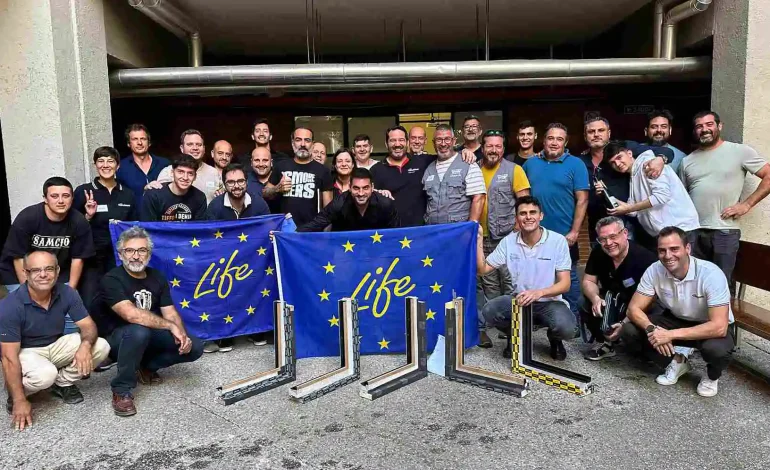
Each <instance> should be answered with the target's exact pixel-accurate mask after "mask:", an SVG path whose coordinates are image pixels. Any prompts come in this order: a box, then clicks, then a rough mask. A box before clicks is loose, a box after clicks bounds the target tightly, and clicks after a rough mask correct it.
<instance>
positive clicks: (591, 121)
mask: <svg viewBox="0 0 770 470" xmlns="http://www.w3.org/2000/svg"><path fill="white" fill-rule="evenodd" d="M611 135H612V132H611V130H610V122H609V121H608V120H607V119H605V118H603V117H602V116H600V115H599V114H598V113H591V114H589V115H588V116H587V117H586V120H585V124H584V125H583V136H584V138H585V141H586V145H588V150H587V151H586V152H585V153H584V154H582V155H580V157H579V158H580V159H581V160H583V163H584V164H585V166H586V169H587V170H588V175H589V178H590V179H589V186H590V188H589V192H588V209H587V214H588V239H589V240H590V241H591V243H592V244H593V243H595V242H596V232H595V231H594V227H595V226H596V222H598V221H599V219H601V218H603V217H606V216H607V209H608V207H607V204H606V203H605V202H604V196H603V195H602V194H601V192H599V191H597V187H596V182H597V181H601V185H603V186H604V187H606V190H607V192H608V193H609V194H610V195H611V196H613V197H615V198H617V199H619V200H621V201H627V200H628V195H629V192H628V191H629V179H630V178H629V176H628V175H626V174H622V173H618V172H616V171H614V170H613V169H612V168H611V167H609V166H608V165H605V167H604V168H603V167H602V166H601V164H602V162H603V161H604V147H606V146H607V144H608V143H609V141H610V136H611ZM626 145H628V147H627V148H629V149H631V150H632V151H633V153H634V156H637V155H639V154H641V153H642V152H644V151H647V150H653V153H655V154H656V155H660V156H661V158H659V159H654V160H652V161H651V162H650V163H648V164H646V167H645V171H646V172H647V174H648V176H650V178H652V179H655V178H657V177H658V176H659V175H660V173H661V172H662V171H663V167H664V166H665V164H666V162H667V161H670V160H671V159H672V158H673V156H674V154H673V152H672V151H671V150H670V149H665V148H658V147H655V148H652V147H647V146H641V145H639V144H637V143H636V142H631V141H627V143H626ZM601 185H600V187H601ZM621 218H622V219H623V220H624V222H625V224H626V228H627V229H628V230H629V235H630V236H631V238H633V237H634V236H635V234H636V231H637V230H636V228H637V222H636V221H635V220H633V218H630V217H621Z"/></svg>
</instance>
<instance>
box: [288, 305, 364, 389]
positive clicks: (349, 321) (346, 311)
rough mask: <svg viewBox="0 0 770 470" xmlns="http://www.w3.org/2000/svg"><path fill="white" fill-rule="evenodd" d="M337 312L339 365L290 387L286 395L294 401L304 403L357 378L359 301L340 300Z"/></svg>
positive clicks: (358, 375) (359, 359)
mask: <svg viewBox="0 0 770 470" xmlns="http://www.w3.org/2000/svg"><path fill="white" fill-rule="evenodd" d="M338 314H339V319H340V324H339V329H340V367H339V368H337V369H335V370H333V371H330V372H327V373H325V374H322V375H319V376H318V377H315V378H312V379H310V380H308V381H307V382H303V383H301V384H298V385H295V386H293V387H291V388H290V389H289V395H290V396H291V398H292V399H293V400H295V401H298V402H300V403H306V402H308V401H311V400H315V399H316V398H318V397H320V396H323V395H326V394H327V393H330V392H333V391H334V390H337V389H339V388H342V387H343V386H345V385H347V384H349V383H352V382H355V381H357V380H358V379H359V378H360V376H361V356H360V344H361V336H359V334H358V303H357V302H356V301H355V300H353V299H351V298H349V297H346V298H344V299H340V300H339V302H338Z"/></svg>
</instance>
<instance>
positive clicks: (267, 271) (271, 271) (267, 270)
mask: <svg viewBox="0 0 770 470" xmlns="http://www.w3.org/2000/svg"><path fill="white" fill-rule="evenodd" d="M265 274H267V275H268V276H272V275H273V268H271V267H270V266H268V267H267V269H265Z"/></svg>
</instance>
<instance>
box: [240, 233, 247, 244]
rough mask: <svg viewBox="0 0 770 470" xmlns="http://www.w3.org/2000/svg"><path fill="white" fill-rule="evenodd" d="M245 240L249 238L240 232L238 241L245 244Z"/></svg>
mask: <svg viewBox="0 0 770 470" xmlns="http://www.w3.org/2000/svg"><path fill="white" fill-rule="evenodd" d="M247 238H249V236H248V235H245V234H244V233H243V232H241V234H240V235H238V240H240V241H242V242H245V241H246V239H247Z"/></svg>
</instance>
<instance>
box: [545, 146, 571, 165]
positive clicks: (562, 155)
mask: <svg viewBox="0 0 770 470" xmlns="http://www.w3.org/2000/svg"><path fill="white" fill-rule="evenodd" d="M537 156H538V158H540V159H541V160H544V161H545V162H548V163H551V162H558V163H563V162H564V160H565V159H566V158H567V157H568V156H569V150H566V149H565V150H564V153H563V154H561V157H559V158H557V159H556V160H548V159H547V158H545V152H540V153H539V154H538V155H537Z"/></svg>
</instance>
